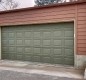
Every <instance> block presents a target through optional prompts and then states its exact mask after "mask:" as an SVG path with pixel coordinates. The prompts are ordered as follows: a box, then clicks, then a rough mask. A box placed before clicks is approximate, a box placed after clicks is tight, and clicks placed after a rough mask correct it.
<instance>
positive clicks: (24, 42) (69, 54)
mask: <svg viewBox="0 0 86 80" xmlns="http://www.w3.org/2000/svg"><path fill="white" fill-rule="evenodd" d="M0 26H1V27H0V39H1V40H0V49H1V50H0V51H1V52H0V56H1V59H8V60H24V61H25V60H26V61H34V62H43V63H52V64H62V65H72V66H74V67H83V66H84V64H85V61H86V1H85V0H83V1H82V2H72V3H70V2H68V3H62V4H53V5H46V6H41V7H31V8H24V9H17V10H10V11H2V12H0Z"/></svg>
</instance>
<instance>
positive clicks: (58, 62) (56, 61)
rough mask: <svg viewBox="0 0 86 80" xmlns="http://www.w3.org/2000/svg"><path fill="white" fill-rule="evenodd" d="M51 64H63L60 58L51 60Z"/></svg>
mask: <svg viewBox="0 0 86 80" xmlns="http://www.w3.org/2000/svg"><path fill="white" fill-rule="evenodd" d="M53 62H54V63H56V64H63V60H62V58H61V57H55V58H54V59H53Z"/></svg>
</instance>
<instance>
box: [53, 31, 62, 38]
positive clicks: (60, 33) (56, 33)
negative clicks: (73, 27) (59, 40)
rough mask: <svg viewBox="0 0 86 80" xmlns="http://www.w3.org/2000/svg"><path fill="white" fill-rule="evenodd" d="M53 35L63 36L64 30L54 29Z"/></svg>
mask: <svg viewBox="0 0 86 80" xmlns="http://www.w3.org/2000/svg"><path fill="white" fill-rule="evenodd" d="M53 36H54V37H61V36H62V31H61V30H60V31H56V30H55V31H53Z"/></svg>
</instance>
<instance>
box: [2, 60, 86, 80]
mask: <svg viewBox="0 0 86 80" xmlns="http://www.w3.org/2000/svg"><path fill="white" fill-rule="evenodd" d="M83 78H84V75H83V70H78V69H75V68H73V67H67V66H66V67H64V66H63V67H62V66H58V65H49V64H39V63H29V62H19V61H0V80H84V79H83Z"/></svg>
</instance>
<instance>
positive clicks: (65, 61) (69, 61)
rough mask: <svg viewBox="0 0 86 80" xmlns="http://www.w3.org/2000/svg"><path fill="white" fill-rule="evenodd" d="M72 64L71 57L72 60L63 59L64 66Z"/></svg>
mask: <svg viewBox="0 0 86 80" xmlns="http://www.w3.org/2000/svg"><path fill="white" fill-rule="evenodd" d="M73 63H74V61H73V57H72V58H70V57H69V58H64V64H69V65H72V64H73Z"/></svg>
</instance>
